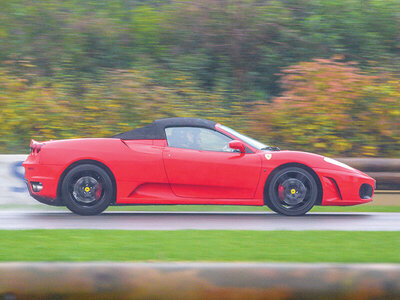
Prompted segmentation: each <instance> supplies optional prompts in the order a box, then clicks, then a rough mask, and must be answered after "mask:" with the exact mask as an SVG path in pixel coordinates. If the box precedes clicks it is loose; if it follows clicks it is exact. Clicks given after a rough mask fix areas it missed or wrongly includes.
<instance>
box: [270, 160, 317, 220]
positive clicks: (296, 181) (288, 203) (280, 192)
mask: <svg viewBox="0 0 400 300" xmlns="http://www.w3.org/2000/svg"><path fill="white" fill-rule="evenodd" d="M317 197H318V186H317V183H316V181H315V179H314V177H313V176H312V175H311V174H310V172H308V171H306V170H305V169H302V168H298V167H287V168H284V169H282V170H279V171H278V172H276V173H275V174H273V175H272V178H271V181H270V183H269V186H268V197H267V199H266V204H267V206H268V207H270V208H271V209H272V210H273V211H275V212H277V213H279V214H283V215H287V216H301V215H304V214H305V213H307V212H308V211H309V210H310V209H311V208H312V207H313V206H314V204H315V202H316V201H317Z"/></svg>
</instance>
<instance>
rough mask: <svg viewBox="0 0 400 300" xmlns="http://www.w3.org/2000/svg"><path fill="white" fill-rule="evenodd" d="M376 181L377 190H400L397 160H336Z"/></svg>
mask: <svg viewBox="0 0 400 300" xmlns="http://www.w3.org/2000/svg"><path fill="white" fill-rule="evenodd" d="M337 160H339V161H341V162H343V163H345V164H348V165H349V166H351V167H353V168H356V169H358V170H360V171H363V172H365V173H367V174H368V175H369V176H371V177H372V178H374V179H375V180H376V188H377V190H400V159H399V158H337Z"/></svg>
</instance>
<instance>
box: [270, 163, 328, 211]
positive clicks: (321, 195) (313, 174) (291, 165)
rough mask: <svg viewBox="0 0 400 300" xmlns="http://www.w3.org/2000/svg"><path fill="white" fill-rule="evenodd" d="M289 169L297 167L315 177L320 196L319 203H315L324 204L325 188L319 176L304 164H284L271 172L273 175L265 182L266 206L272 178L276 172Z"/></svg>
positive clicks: (317, 202) (318, 197)
mask: <svg viewBox="0 0 400 300" xmlns="http://www.w3.org/2000/svg"><path fill="white" fill-rule="evenodd" d="M287 167H297V168H301V169H303V170H306V171H308V172H310V174H311V175H312V176H313V178H314V180H315V182H316V183H317V187H318V196H317V201H316V202H315V204H316V205H320V204H321V203H322V197H323V188H322V183H321V180H320V178H319V176H318V174H317V173H316V172H315V171H314V170H313V169H312V168H311V167H309V166H307V165H305V164H302V163H297V162H291V163H285V164H282V165H280V166H278V167H276V168H275V169H273V170H272V171H271V173H270V174H269V175H268V177H267V180H266V181H265V185H264V192H263V196H264V204H266V197H268V188H269V184H270V182H271V178H272V177H273V176H274V174H275V173H276V172H279V171H280V170H282V169H284V168H287Z"/></svg>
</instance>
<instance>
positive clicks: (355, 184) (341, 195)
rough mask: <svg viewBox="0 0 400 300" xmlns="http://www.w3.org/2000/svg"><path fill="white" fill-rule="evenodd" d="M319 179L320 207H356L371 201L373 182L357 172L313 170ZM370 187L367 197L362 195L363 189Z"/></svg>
mask: <svg viewBox="0 0 400 300" xmlns="http://www.w3.org/2000/svg"><path fill="white" fill-rule="evenodd" d="M315 171H316V172H317V174H318V175H319V177H320V180H321V184H322V188H323V197H322V202H321V205H338V206H344V205H357V204H363V203H368V202H371V201H372V198H373V194H374V190H375V184H376V182H375V180H374V179H373V178H371V177H369V176H368V175H366V174H364V173H362V172H359V171H354V172H347V171H337V170H328V169H316V170H315ZM366 185H367V186H368V187H370V190H369V191H368V196H369V197H367V195H365V193H363V187H365V186H366Z"/></svg>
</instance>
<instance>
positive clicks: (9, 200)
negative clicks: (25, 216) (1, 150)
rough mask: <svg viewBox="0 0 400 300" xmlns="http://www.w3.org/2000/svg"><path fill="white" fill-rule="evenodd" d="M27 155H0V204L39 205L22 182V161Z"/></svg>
mask: <svg viewBox="0 0 400 300" xmlns="http://www.w3.org/2000/svg"><path fill="white" fill-rule="evenodd" d="M26 157H27V155H0V205H39V203H38V202H37V201H35V200H33V199H32V198H31V197H30V196H29V193H28V190H27V188H26V185H25V183H24V168H23V167H22V162H23V161H24V160H25V159H26Z"/></svg>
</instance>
